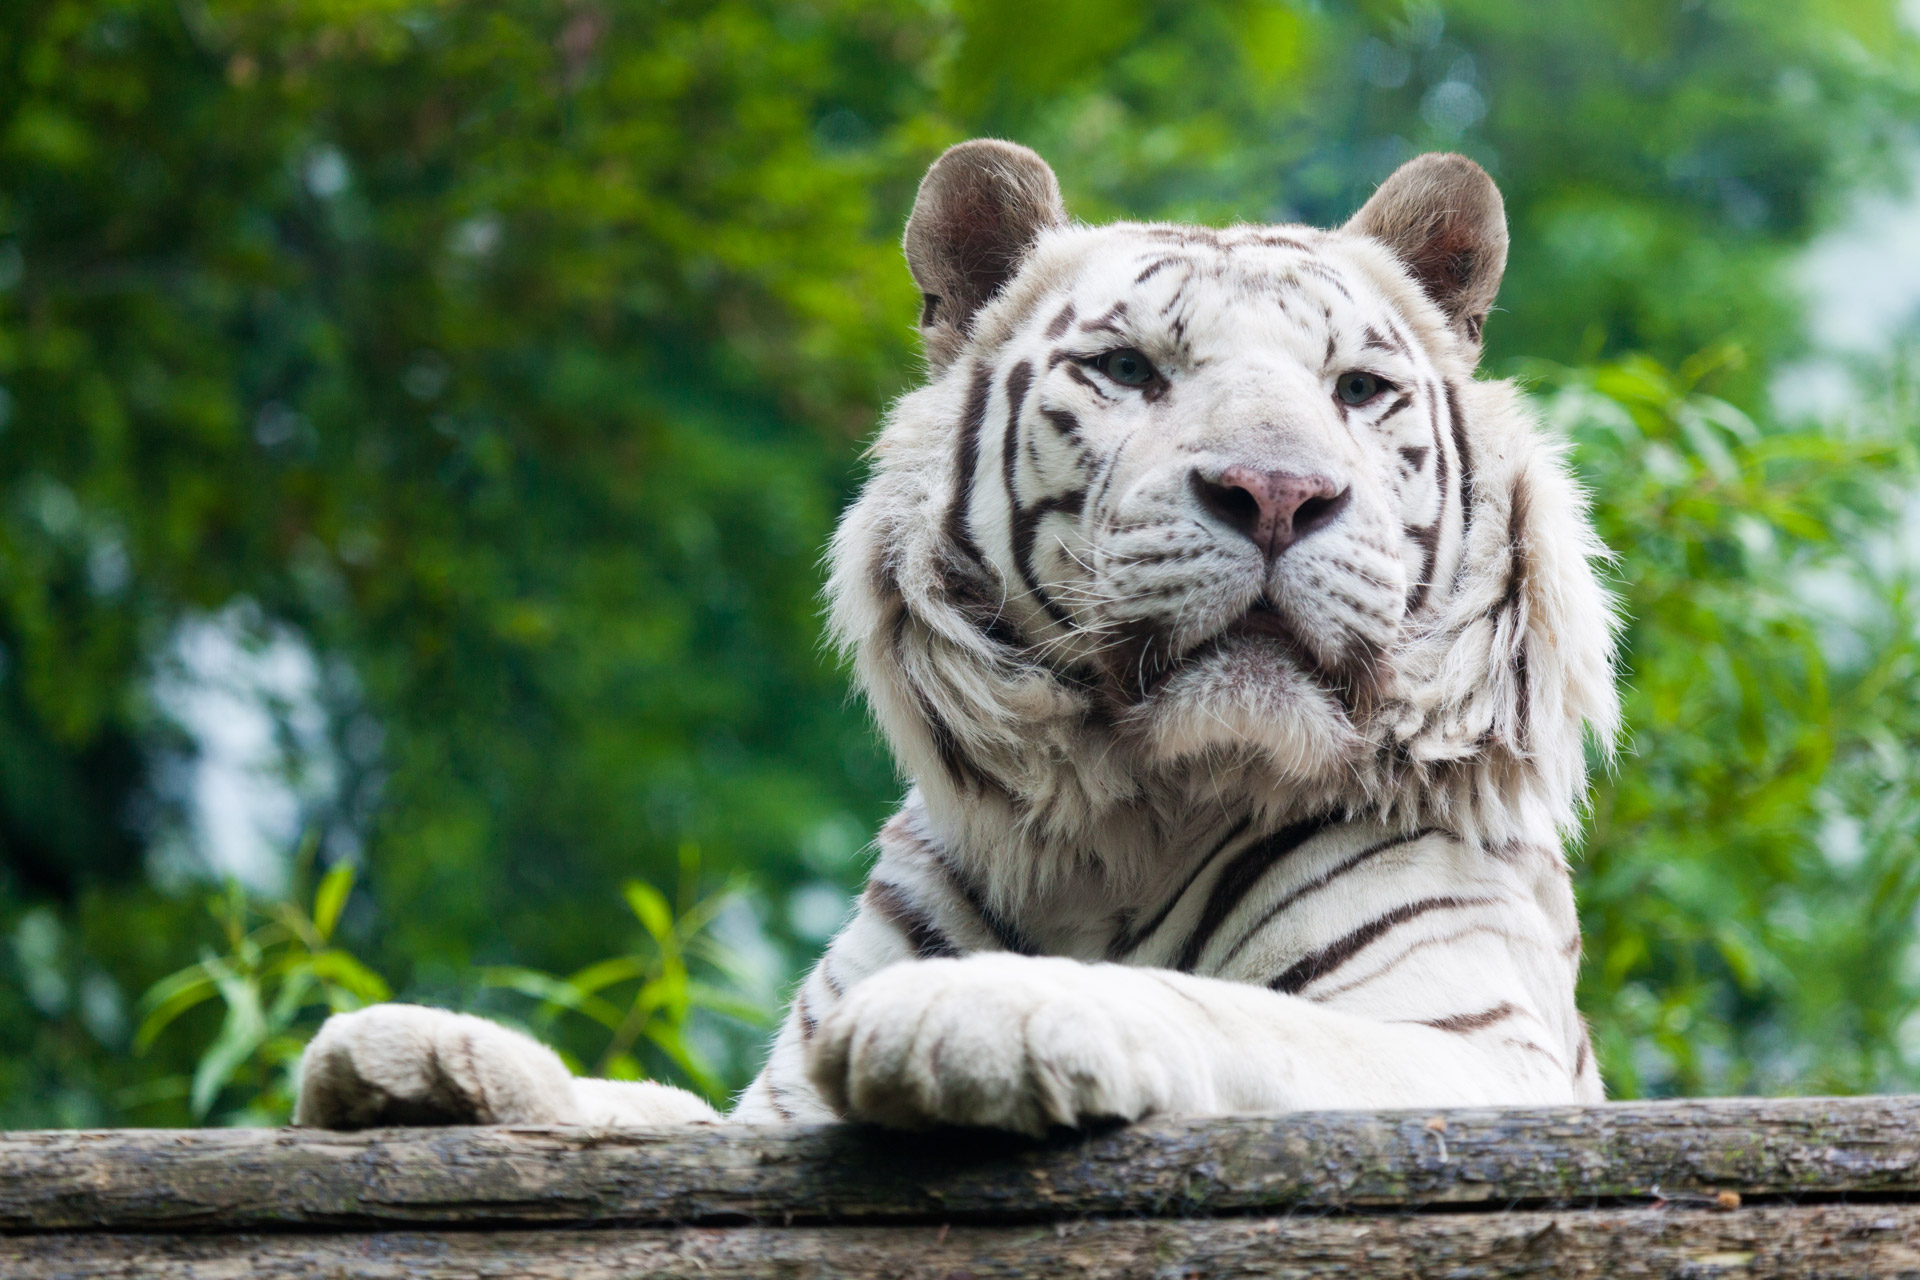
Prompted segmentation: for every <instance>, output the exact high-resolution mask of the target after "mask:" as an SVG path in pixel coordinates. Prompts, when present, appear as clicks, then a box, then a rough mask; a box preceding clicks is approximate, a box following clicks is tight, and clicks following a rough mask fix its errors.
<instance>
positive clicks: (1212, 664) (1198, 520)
mask: <svg viewBox="0 0 1920 1280" xmlns="http://www.w3.org/2000/svg"><path fill="white" fill-rule="evenodd" d="M906 247H907V255H908V260H909V264H910V265H911V266H912V268H913V270H914V274H915V278H916V280H917V281H918V283H919V284H920V286H921V289H922V292H923V295H924V298H925V306H924V311H923V314H922V323H921V331H922V334H923V336H924V338H925V341H926V346H927V352H928V357H929V362H930V364H931V366H932V374H933V376H932V378H931V380H930V382H929V384H928V385H927V386H926V387H924V388H922V389H921V390H919V391H917V392H914V393H913V394H911V395H909V396H907V397H906V398H904V399H903V400H902V401H901V403H900V404H899V405H898V406H896V408H895V410H894V411H893V413H892V415H891V417H890V420H889V422H888V424H887V426H886V427H885V429H884V430H883V432H882V435H881V437H880V439H879V441H878V442H877V444H876V446H875V470H874V474H873V476H872V478H871V479H870V481H869V483H868V486H867V488H866V490H865V492H864V493H863V495H862V497H861V498H860V500H859V501H858V502H857V503H856V504H855V506H854V507H853V509H852V510H851V511H850V512H849V513H848V516H847V517H846V519H845V520H844V521H843V523H842V527H841V530H840V533H839V535H838V536H837V539H836V544H835V573H834V580H833V583H832V585H831V587H830V592H831V595H832V597H833V601H834V620H835V625H836V628H837V630H838V633H839V635H840V637H841V639H842V641H843V642H844V643H845V644H846V645H847V646H848V647H849V648H850V649H851V650H852V651H853V652H854V654H855V656H856V662H857V670H858V672H859V674H860V677H861V679H862V683H863V684H864V685H865V687H866V690H867V692H868V694H869V697H870V700H871V701H872V703H873V705H874V706H875V708H876V710H877V711H878V713H879V717H880V720H881V722H882V724H883V726H885V727H886V728H887V730H888V732H889V735H890V737H891V738H892V740H893V742H894V744H895V746H896V749H897V750H898V751H899V753H900V755H901V757H902V759H903V761H904V762H905V763H906V765H907V768H908V772H909V773H911V774H912V775H913V777H914V778H915V779H916V781H918V782H919V783H920V785H921V787H922V790H923V791H924V792H926V793H927V794H928V797H929V803H930V804H932V805H933V806H934V807H935V808H936V809H940V808H942V807H944V808H946V809H947V810H948V811H949V812H950V815H951V816H954V817H956V818H959V817H965V816H971V815H973V814H975V813H977V812H979V811H981V809H982V808H983V806H984V807H986V808H988V809H991V810H992V811H993V812H995V813H998V814H1001V815H1002V817H1004V816H1005V815H1006V812H1007V811H1011V815H1012V817H1013V818H1014V819H1015V823H1016V825H1020V824H1024V825H1025V827H1026V828H1029V829H1035V830H1041V831H1044V832H1045V833H1046V838H1052V839H1058V838H1060V837H1063V836H1075V837H1078V838H1082V839H1086V838H1089V833H1090V832H1091V831H1092V830H1093V828H1094V827H1095V826H1097V825H1098V822H1099V821H1100V819H1101V818H1102V817H1103V816H1112V815H1116V814H1118V815H1120V816H1121V818H1122V821H1123V822H1135V821H1136V820H1137V819H1138V818H1139V817H1140V816H1141V815H1142V814H1143V813H1149V814H1151V815H1152V816H1154V817H1156V818H1159V819H1169V818H1170V816H1171V815H1177V814H1178V813H1179V812H1181V811H1182V809H1183V806H1187V807H1190V806H1192V805H1194V804H1199V803H1218V802H1221V801H1223V799H1225V800H1231V801H1245V802H1250V803H1251V804H1252V806H1253V807H1254V808H1255V809H1258V810H1261V811H1263V812H1264V813H1265V814H1266V816H1268V817H1272V816H1275V815H1279V814H1282V813H1284V812H1285V811H1287V810H1288V809H1289V808H1290V807H1306V806H1321V807H1324V806H1326V805H1327V804H1334V805H1336V806H1344V807H1346V808H1347V809H1348V810H1349V811H1352V812H1355V813H1360V812H1371V813H1377V814H1381V815H1384V816H1388V817H1394V818H1397V819H1398V820H1401V821H1405V822H1413V821H1426V820H1432V819H1434V818H1436V817H1438V818H1444V819H1445V820H1447V821H1448V822H1449V824H1450V825H1451V826H1453V827H1456V828H1465V829H1469V830H1474V831H1477V832H1479V833H1481V834H1485V835H1488V836H1489V837H1490V838H1514V835H1515V833H1516V832H1518V833H1520V834H1521V835H1523V836H1527V837H1530V838H1540V837H1541V836H1542V835H1543V834H1544V835H1547V836H1551V835H1552V834H1553V829H1554V828H1555V827H1556V826H1564V825H1566V824H1567V823H1568V822H1570V821H1571V820H1572V816H1573V813H1574V808H1575V805H1576V804H1577V794H1576V793H1577V791H1578V789H1579V787H1580V785H1581V783H1582V781H1583V780H1584V776H1585V774H1584V753H1583V747H1582V742H1581V733H1582V725H1583V724H1586V723H1592V724H1594V725H1596V726H1598V728H1599V730H1600V733H1601V736H1602V737H1603V738H1604V737H1606V736H1607V735H1609V734H1610V732H1611V724H1612V716H1613V714H1614V710H1613V708H1614V703H1613V692H1612V688H1613V686H1612V676H1611V666H1610V662H1611V645H1612V621H1611V613H1610V610H1609V607H1608V601H1607V598H1606V596H1605V593H1604V592H1603V591H1601V589H1600V588H1599V586H1598V584H1597V583H1596V581H1595V580H1594V578H1593V574H1592V572H1591V570H1590V568H1589V565H1588V561H1589V559H1590V557H1591V556H1592V555H1594V554H1597V553H1598V547H1597V545H1596V544H1595V543H1594V541H1593V539H1592V535H1591V532H1590V530H1589V529H1588V527H1587V525H1586V522H1585V518H1584V504H1583V502H1582V500H1581V497H1580V495H1579V493H1578V491H1577V489H1576V488H1575V487H1574V486H1573V485H1572V483H1571V482H1570V481H1569V479H1568V477H1567V476H1566V474H1565V471H1564V468H1563V467H1562V466H1561V465H1560V463H1559V459H1558V454H1557V452H1556V450H1555V447H1554V445H1553V444H1552V443H1551V442H1550V441H1547V440H1545V439H1544V438H1543V437H1541V436H1540V435H1539V433H1538V432H1537V431H1536V429H1535V428H1534V427H1533V424H1532V423H1531V421H1530V420H1529V419H1528V418H1527V417H1526V415H1525V412H1524V410H1523V409H1522V408H1521V407H1520V405H1519V402H1518V400H1517V398H1516V397H1515V396H1514V394H1513V393H1512V391H1511V390H1510V389H1509V388H1508V387H1506V386H1505V385H1504V384H1500V383H1493V382H1486V381H1481V380H1477V379H1476V378H1475V377H1474V365H1475V363H1476V360H1477V357H1478V351H1479V337H1480V329H1481V324H1482V322H1483V320H1484V317H1485V315H1486V313H1487V310H1488V309H1489V308H1490V306H1491V305H1492V301H1493V297H1494V292H1495V290H1496V289H1497V286H1498V281H1499V276H1500V272H1501V270H1502V268H1503V266H1504V263H1505V258H1506V228H1505V219H1504V213H1503V210H1502V206H1501V202H1500V197H1499V194H1498V192H1497V190H1496V189H1495V188H1494V187H1493V184H1492V182H1491V181H1490V180H1489V179H1488V178H1487V177H1486V175H1485V173H1483V172H1482V171H1481V170H1480V169H1479V168H1478V167H1477V166H1475V165H1473V164H1472V163H1471V162H1470V161H1467V160H1464V159H1462V158H1461V157H1457V156H1427V157H1422V158H1421V159H1419V160H1416V161H1414V162H1412V163H1410V164H1409V165H1408V166H1406V167H1405V168H1403V169H1402V170H1401V171H1400V173H1398V174H1396V175H1395V176H1394V177H1393V178H1392V179H1391V180H1389V182H1388V183H1387V184H1386V185H1385V186H1383V187H1382V188H1381V190H1380V192H1379V193H1378V194H1376V196H1375V197H1374V198H1373V200H1371V201H1370V202H1369V203H1368V204H1367V206H1366V207H1365V208H1363V209H1362V210H1361V211H1360V213H1359V214H1357V215H1356V216H1355V218H1354V219H1353V220H1352V221H1351V222H1349V223H1348V224H1347V225H1346V226H1345V227H1343V228H1340V229H1338V230H1333V231H1322V230H1316V229H1312V228H1307V227H1293V226H1288V227H1261V226H1243V227H1235V228H1230V229H1226V230H1212V229H1208V228H1203V227H1184V226H1168V225H1150V224H1131V223H1121V224H1115V225H1111V226H1106V227H1084V226H1074V225H1071V224H1069V223H1068V222H1067V220H1066V217H1065V213H1064V210H1063V208H1062V207H1061V204H1060V200H1059V192H1058V186H1057V183H1056V182H1055V180H1054V178H1053V174H1052V172H1051V170H1049V169H1047V168H1046V166H1045V164H1044V163H1043V162H1042V161H1040V160H1039V158H1038V157H1037V156H1034V155H1033V154H1032V153H1031V152H1028V151H1026V150H1025V149H1024V148H1018V147H1014V146H1012V145H1010V144H1007V143H998V142H976V143H968V144H963V146H961V147H958V148H955V149H954V150H953V151H950V152H948V153H947V155H946V156H944V157H942V159H941V160H940V161H939V162H938V163H937V164H936V165H935V166H934V168H933V170H932V171H931V172H930V173H929V175H928V177H927V179H926V182H925V183H924V184H923V186H922V188H921V192H920V196H919V200H918V202H917V203H916V206H915V211H914V215H913V218H912V220H911V221H910V222H909V225H908V231H907V239H906ZM1223 791H1225V792H1232V793H1233V794H1232V795H1231V796H1230V797H1229V796H1223ZM1171 820H1172V821H1178V818H1177V817H1171ZM1108 838H1111V837H1110V836H1109V837H1108Z"/></svg>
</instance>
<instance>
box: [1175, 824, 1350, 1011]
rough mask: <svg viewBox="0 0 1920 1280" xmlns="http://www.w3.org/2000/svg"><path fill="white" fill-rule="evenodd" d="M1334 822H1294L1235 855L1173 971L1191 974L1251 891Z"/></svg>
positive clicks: (1219, 879) (1224, 869)
mask: <svg viewBox="0 0 1920 1280" xmlns="http://www.w3.org/2000/svg"><path fill="white" fill-rule="evenodd" d="M1333 821H1334V818H1333V815H1331V814H1324V815H1322V816H1320V817H1317V818H1308V819H1306V820H1305V821H1304V822H1296V823H1294V824H1293V825H1292V826H1290V827H1284V828H1282V829H1281V830H1279V831H1276V832H1274V833H1273V834H1272V835H1270V836H1268V837H1266V838H1265V839H1264V840H1256V841H1254V842H1253V843H1252V844H1250V845H1248V846H1247V847H1246V848H1244V849H1242V850H1241V851H1240V852H1239V853H1237V854H1235V855H1234V857H1233V861H1231V862H1229V863H1227V865H1226V866H1224V867H1222V868H1221V869H1220V874H1219V876H1218V877H1216V878H1215V880H1214V882H1213V890H1212V892H1211V893H1209V894H1208V896H1207V905H1206V909H1205V910H1203V911H1202V912H1201V913H1200V919H1199V921H1198V922H1197V923H1196V924H1195V925H1194V928H1193V932H1192V933H1191V934H1189V935H1187V943H1186V945H1185V946H1184V947H1182V948H1181V949H1180V958H1179V959H1178V960H1176V961H1175V962H1174V966H1173V967H1174V968H1176V969H1179V970H1181V971H1182V972H1184V973H1191V972H1193V966H1194V965H1195V964H1197V963H1198V962H1199V960H1200V953H1201V952H1203V951H1205V950H1206V949H1207V944H1208V943H1209V942H1212V941H1213V935H1214V934H1215V933H1217V932H1218V931H1219V929H1220V926H1221V925H1222V924H1223V923H1225V922H1226V919H1227V917H1228V916H1230V915H1232V914H1233V911H1234V908H1235V907H1238V906H1239V905H1240V903H1241V901H1242V900H1243V899H1245V898H1246V896H1247V894H1249V893H1251V892H1252V891H1253V887H1254V886H1255V885H1256V884H1258V883H1260V881H1261V879H1262V878H1263V877H1265V876H1266V874H1267V872H1269V871H1271V870H1273V868H1274V867H1275V865H1277V864H1278V863H1279V861H1280V860H1281V859H1282V858H1284V857H1286V856H1287V855H1288V854H1290V853H1292V852H1293V851H1294V850H1295V849H1298V848H1299V847H1300V846H1301V845H1303V844H1305V843H1306V842H1307V841H1309V840H1311V839H1313V838H1314V837H1315V836H1317V835H1319V834H1320V833H1321V832H1322V831H1324V830H1326V829H1327V827H1328V826H1330V825H1331V824H1332V823H1333Z"/></svg>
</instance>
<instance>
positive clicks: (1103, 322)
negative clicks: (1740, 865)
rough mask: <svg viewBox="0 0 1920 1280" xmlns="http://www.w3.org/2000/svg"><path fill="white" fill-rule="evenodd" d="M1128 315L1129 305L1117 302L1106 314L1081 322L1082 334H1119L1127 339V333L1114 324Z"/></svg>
mask: <svg viewBox="0 0 1920 1280" xmlns="http://www.w3.org/2000/svg"><path fill="white" fill-rule="evenodd" d="M1126 314H1127V304H1126V303H1125V302H1116V303H1114V304H1113V305H1112V306H1110V307H1108V308H1107V310H1106V314H1104V315H1100V316H1096V317H1094V318H1093V319H1091V320H1083V321H1081V322H1080V332H1082V333H1117V334H1119V335H1120V336H1122V337H1125V336H1126V331H1125V330H1124V329H1122V328H1121V327H1120V326H1119V325H1118V324H1116V323H1114V322H1115V321H1117V320H1118V319H1120V317H1122V316H1124V315H1126Z"/></svg>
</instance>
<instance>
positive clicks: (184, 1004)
mask: <svg viewBox="0 0 1920 1280" xmlns="http://www.w3.org/2000/svg"><path fill="white" fill-rule="evenodd" d="M218 992H219V987H218V986H217V985H216V984H215V983H214V980H213V977H212V975H211V974H209V973H208V972H207V969H206V966H205V965H203V964H197V965H194V966H193V967H192V968H190V969H182V970H180V971H179V972H178V973H172V974H169V975H167V976H166V977H164V978H162V979H160V981H158V982H156V983H154V984H153V985H152V986H151V987H149V988H147V993H146V994H145V995H143V996H141V997H140V1007H141V1008H142V1009H143V1010H145V1011H146V1012H145V1016H143V1017H142V1018H141V1020H140V1027H139V1029H138V1030H137V1031H135V1032H134V1033H133V1051H134V1052H135V1053H145V1052H146V1051H147V1049H148V1048H149V1047H150V1046H151V1045H152V1044H153V1041H154V1038H155V1037H157V1036H158V1035H159V1034H160V1033H161V1032H162V1031H164V1030H166V1028H167V1025H168V1024H169V1023H171V1022H172V1021H173V1020H174V1019H175V1018H178V1017H179V1016H180V1015H181V1014H183V1013H185V1012H186V1011H187V1010H189V1009H191V1008H194V1007H195V1006H196V1005H200V1004H203V1003H205V1002H206V1001H208V1000H211V999H212V998H213V997H214V996H215V995H216V994H217V993H218Z"/></svg>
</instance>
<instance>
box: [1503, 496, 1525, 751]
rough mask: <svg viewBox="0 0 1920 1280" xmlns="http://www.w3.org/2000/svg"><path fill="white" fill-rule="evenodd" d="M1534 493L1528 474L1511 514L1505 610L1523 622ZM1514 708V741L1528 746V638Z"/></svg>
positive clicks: (1517, 671) (1518, 666)
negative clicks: (1521, 611)
mask: <svg viewBox="0 0 1920 1280" xmlns="http://www.w3.org/2000/svg"><path fill="white" fill-rule="evenodd" d="M1532 502H1533V498H1532V493H1531V491H1530V490H1529V489H1528V488H1527V473H1526V472H1524V471H1523V472H1521V473H1520V476H1519V478H1518V479H1516V480H1515V481H1514V482H1513V504H1512V506H1511V507H1510V508H1509V509H1508V511H1507V548H1508V551H1507V557H1508V558H1507V596H1506V599H1505V600H1504V601H1503V602H1502V606H1501V607H1502V608H1506V609H1511V610H1513V614H1514V621H1515V622H1516V623H1518V622H1519V620H1520V600H1521V596H1522V594H1523V593H1524V592H1525V591H1526V587H1527V520H1528V517H1529V516H1530V514H1531V507H1532ZM1513 682H1514V708H1513V740H1514V742H1515V744H1517V745H1518V746H1520V747H1522V748H1524V747H1525V746H1526V745H1527V722H1528V720H1529V719H1530V718H1531V716H1532V710H1531V707H1530V706H1529V704H1530V703H1531V702H1532V701H1533V687H1532V672H1531V670H1530V669H1529V667H1528V665H1527V638H1526V637H1525V636H1524V635H1523V636H1521V637H1519V652H1518V653H1516V654H1515V655H1514V659H1513Z"/></svg>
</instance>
